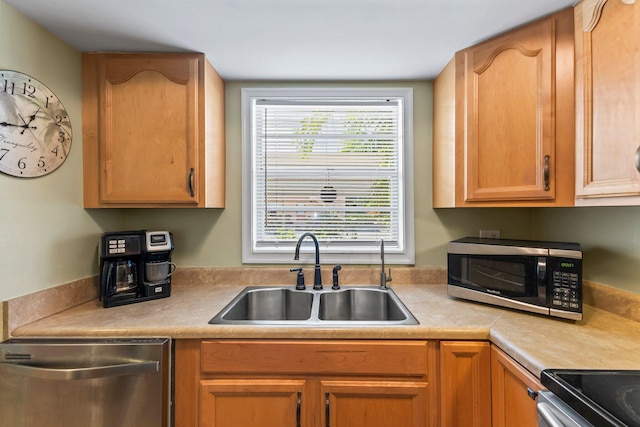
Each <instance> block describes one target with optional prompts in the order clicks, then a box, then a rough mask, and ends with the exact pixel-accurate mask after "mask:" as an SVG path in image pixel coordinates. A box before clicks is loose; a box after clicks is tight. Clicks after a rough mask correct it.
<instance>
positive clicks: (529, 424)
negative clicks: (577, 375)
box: [491, 346, 544, 427]
mask: <svg viewBox="0 0 640 427" xmlns="http://www.w3.org/2000/svg"><path fill="white" fill-rule="evenodd" d="M491 375H492V383H491V386H492V393H491V394H492V396H491V401H492V411H491V412H492V418H493V423H492V426H493V427H510V426H520V427H536V426H537V425H538V413H537V410H536V400H535V399H534V398H532V397H531V396H530V395H529V390H528V389H531V390H532V391H534V392H537V391H538V390H541V389H543V388H544V387H542V384H540V382H539V381H538V379H537V378H536V377H534V376H533V375H532V374H531V373H529V372H528V371H527V370H526V369H524V368H523V367H522V366H520V365H519V364H518V363H517V362H515V361H514V360H512V359H511V358H510V357H509V356H508V355H507V354H505V353H504V352H502V351H501V350H500V349H498V348H497V347H495V346H492V347H491Z"/></svg>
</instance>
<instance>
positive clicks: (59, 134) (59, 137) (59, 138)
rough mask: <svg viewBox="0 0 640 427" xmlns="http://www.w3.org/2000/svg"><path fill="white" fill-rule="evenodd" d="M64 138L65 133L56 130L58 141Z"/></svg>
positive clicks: (62, 140)
mask: <svg viewBox="0 0 640 427" xmlns="http://www.w3.org/2000/svg"><path fill="white" fill-rule="evenodd" d="M65 140H66V135H65V133H64V132H58V142H64V141H65Z"/></svg>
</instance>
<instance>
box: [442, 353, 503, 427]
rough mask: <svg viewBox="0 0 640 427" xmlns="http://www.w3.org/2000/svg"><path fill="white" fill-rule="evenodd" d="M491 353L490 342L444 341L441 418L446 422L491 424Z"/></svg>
mask: <svg viewBox="0 0 640 427" xmlns="http://www.w3.org/2000/svg"><path fill="white" fill-rule="evenodd" d="M490 354H491V353H490V345H489V343H488V342H466V341H451V342H449V341H443V342H442V343H440V381H441V387H440V393H441V397H440V399H441V400H440V401H441V406H440V418H441V424H442V425H443V426H451V427H452V426H460V427H467V426H478V427H483V426H488V425H490V424H491V365H490V360H491V356H490ZM514 425H515V424H514Z"/></svg>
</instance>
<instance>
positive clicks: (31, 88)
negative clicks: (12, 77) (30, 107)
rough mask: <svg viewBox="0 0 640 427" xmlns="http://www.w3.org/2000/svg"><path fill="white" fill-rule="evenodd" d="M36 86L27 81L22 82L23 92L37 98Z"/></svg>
mask: <svg viewBox="0 0 640 427" xmlns="http://www.w3.org/2000/svg"><path fill="white" fill-rule="evenodd" d="M35 93H36V87H35V86H34V85H31V84H30V85H27V82H24V83H23V84H22V94H23V95H27V96H28V97H29V98H35Z"/></svg>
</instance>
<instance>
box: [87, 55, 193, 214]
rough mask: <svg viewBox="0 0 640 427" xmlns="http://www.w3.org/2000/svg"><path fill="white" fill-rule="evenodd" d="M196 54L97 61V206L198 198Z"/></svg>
mask: <svg viewBox="0 0 640 427" xmlns="http://www.w3.org/2000/svg"><path fill="white" fill-rule="evenodd" d="M199 65H200V64H199V58H198V57H197V56H191V55H190V56H172V55H149V54H142V55H124V56H122V55H107V56H103V57H102V58H101V60H100V61H99V63H98V77H97V79H98V96H99V100H98V105H99V113H98V122H99V136H98V138H99V141H100V144H99V145H100V148H99V156H100V157H99V158H100V172H99V174H100V175H99V179H100V201H101V203H125V204H126V203H183V204H184V203H197V201H198V194H197V191H198V188H197V186H196V185H195V184H196V183H197V182H198V179H197V177H196V176H194V174H196V173H199V170H198V169H199V168H198V167H197V165H198V157H197V156H198V152H197V144H198V138H199V135H198V112H199V109H198V105H199V99H198V80H199V78H200V76H199V74H200V66H199Z"/></svg>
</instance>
